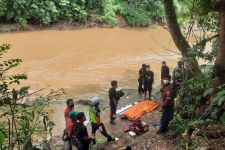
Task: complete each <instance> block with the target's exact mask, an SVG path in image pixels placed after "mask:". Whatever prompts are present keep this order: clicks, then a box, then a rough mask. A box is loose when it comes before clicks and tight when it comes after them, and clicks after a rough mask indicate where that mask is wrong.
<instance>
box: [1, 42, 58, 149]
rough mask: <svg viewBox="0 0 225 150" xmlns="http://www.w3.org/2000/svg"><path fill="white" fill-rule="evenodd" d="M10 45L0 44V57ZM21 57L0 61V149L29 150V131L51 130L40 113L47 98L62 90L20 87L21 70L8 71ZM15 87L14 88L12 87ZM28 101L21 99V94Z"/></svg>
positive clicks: (40, 133)
mask: <svg viewBox="0 0 225 150" xmlns="http://www.w3.org/2000/svg"><path fill="white" fill-rule="evenodd" d="M9 49H10V45H6V44H5V45H2V46H0V58H2V56H3V54H4V53H6V52H7V51H8V50H9ZM21 62H22V60H20V59H10V60H6V61H3V62H1V63H0V108H1V109H0V110H1V111H0V120H1V122H0V149H1V150H6V149H21V150H29V149H32V147H33V144H34V143H33V135H35V136H36V137H39V138H42V137H43V138H44V139H45V138H46V134H47V133H48V132H50V133H51V130H52V127H53V126H54V123H53V122H51V121H48V124H45V126H44V124H43V123H42V121H41V116H42V115H43V113H44V112H45V111H46V107H47V106H48V104H49V103H50V100H51V99H53V98H57V97H58V96H59V95H61V94H62V90H59V91H51V92H50V93H49V94H48V95H47V96H40V95H37V92H38V91H36V92H33V93H29V92H28V90H29V88H30V87H29V86H22V87H20V86H19V84H20V82H21V81H22V80H26V79H27V76H26V75H25V74H15V75H11V74H9V73H8V72H9V71H10V70H11V69H12V68H14V67H16V66H18V65H19V64H20V63H21ZM15 86H17V87H19V88H18V89H14V88H12V87H15ZM29 97H30V98H31V97H32V102H29V103H27V102H24V103H23V102H22V101H23V100H24V99H25V98H29Z"/></svg>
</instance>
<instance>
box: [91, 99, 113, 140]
mask: <svg viewBox="0 0 225 150" xmlns="http://www.w3.org/2000/svg"><path fill="white" fill-rule="evenodd" d="M91 102H92V105H91V106H90V108H89V118H90V122H91V128H92V136H93V138H94V141H95V133H96V131H97V130H99V131H100V132H101V134H102V135H103V136H105V137H106V138H107V141H108V142H109V141H115V138H113V137H112V136H111V135H109V134H108V133H107V131H106V129H105V126H104V124H103V123H102V122H101V119H100V114H101V110H100V109H99V107H98V106H99V103H100V99H99V98H98V97H93V98H92V99H91ZM93 144H95V142H94V143H93Z"/></svg>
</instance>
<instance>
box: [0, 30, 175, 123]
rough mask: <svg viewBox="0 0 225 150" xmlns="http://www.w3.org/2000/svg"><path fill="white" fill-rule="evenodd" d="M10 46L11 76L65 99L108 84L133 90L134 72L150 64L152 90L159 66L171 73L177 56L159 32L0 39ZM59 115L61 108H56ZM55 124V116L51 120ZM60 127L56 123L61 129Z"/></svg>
mask: <svg viewBox="0 0 225 150" xmlns="http://www.w3.org/2000/svg"><path fill="white" fill-rule="evenodd" d="M3 43H9V44H12V49H11V50H10V51H9V53H7V54H6V56H5V57H4V58H3V59H8V58H21V59H22V60H23V63H22V65H21V66H19V67H18V68H16V69H14V70H12V71H11V73H19V72H25V73H27V75H28V78H29V79H28V80H27V81H24V82H23V84H24V85H30V86H31V89H32V90H37V89H40V88H45V87H48V89H50V88H51V89H59V88H64V89H65V91H66V93H67V94H66V96H65V97H72V98H76V99H81V98H82V99H89V98H90V97H91V96H93V95H98V96H99V95H100V96H101V95H104V94H106V93H107V90H108V88H109V87H110V81H111V80H112V79H115V80H118V84H119V86H120V87H122V88H125V89H136V88H137V78H138V70H139V68H140V66H141V64H142V63H146V64H150V66H151V70H152V71H153V72H154V74H155V80H156V81H155V85H154V86H157V85H159V83H160V69H161V62H162V61H163V60H165V61H166V62H167V64H168V66H169V67H170V69H172V68H173V67H174V66H175V65H176V62H177V59H178V57H179V56H178V55H175V54H174V53H172V52H170V51H168V50H166V49H170V50H174V51H177V48H176V46H175V45H174V43H173V42H172V38H171V36H170V34H169V33H168V32H167V31H166V30H164V29H160V28H154V29H153V28H93V29H82V30H73V31H55V30H49V31H33V32H21V33H4V34H0V44H3ZM56 109H57V110H58V111H57V112H58V114H61V115H62V113H63V109H64V106H62V105H61V106H56ZM54 117H55V119H54V120H55V121H56V122H57V121H58V120H57V118H58V116H57V115H56V116H54ZM63 125H64V122H63V123H62V121H61V126H63Z"/></svg>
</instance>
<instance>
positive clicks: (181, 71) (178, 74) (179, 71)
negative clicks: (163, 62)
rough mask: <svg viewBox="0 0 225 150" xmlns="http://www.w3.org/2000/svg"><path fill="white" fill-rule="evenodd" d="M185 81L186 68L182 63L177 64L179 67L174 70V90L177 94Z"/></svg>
mask: <svg viewBox="0 0 225 150" xmlns="http://www.w3.org/2000/svg"><path fill="white" fill-rule="evenodd" d="M184 79H185V68H184V64H183V62H182V61H178V62H177V66H176V67H175V68H174V70H173V89H174V91H175V93H176V92H177V90H178V89H179V87H181V85H182V83H183V80H184Z"/></svg>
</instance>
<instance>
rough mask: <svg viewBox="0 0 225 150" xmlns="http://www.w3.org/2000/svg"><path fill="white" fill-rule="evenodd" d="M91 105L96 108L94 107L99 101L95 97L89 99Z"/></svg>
mask: <svg viewBox="0 0 225 150" xmlns="http://www.w3.org/2000/svg"><path fill="white" fill-rule="evenodd" d="M91 103H92V105H94V106H96V105H98V104H99V103H100V99H99V98H98V97H97V96H94V97H93V98H92V99H91Z"/></svg>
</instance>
